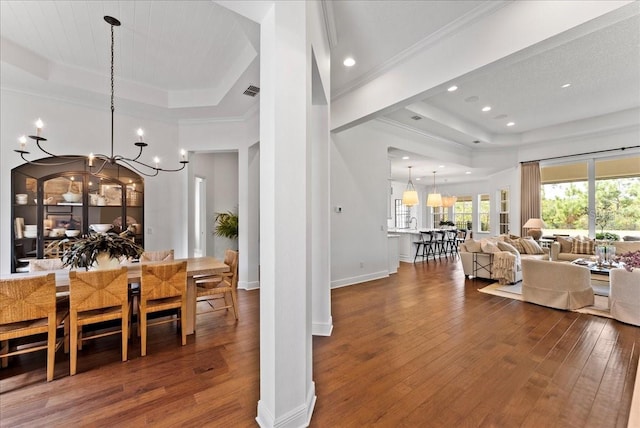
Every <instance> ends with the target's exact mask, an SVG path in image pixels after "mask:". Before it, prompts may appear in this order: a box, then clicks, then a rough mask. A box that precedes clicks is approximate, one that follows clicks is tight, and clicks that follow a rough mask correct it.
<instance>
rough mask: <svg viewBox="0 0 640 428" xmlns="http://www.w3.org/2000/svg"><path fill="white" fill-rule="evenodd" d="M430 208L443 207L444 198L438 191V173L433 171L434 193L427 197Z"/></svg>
mask: <svg viewBox="0 0 640 428" xmlns="http://www.w3.org/2000/svg"><path fill="white" fill-rule="evenodd" d="M427 206H428V207H441V206H442V196H441V195H440V193H438V192H437V191H436V172H435V171H433V192H432V193H429V195H428V196H427Z"/></svg>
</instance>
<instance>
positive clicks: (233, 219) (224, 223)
mask: <svg viewBox="0 0 640 428" xmlns="http://www.w3.org/2000/svg"><path fill="white" fill-rule="evenodd" d="M214 233H215V234H216V235H217V236H222V237H225V238H229V239H237V238H238V214H235V213H233V212H231V211H227V212H226V213H216V218H215V229H214Z"/></svg>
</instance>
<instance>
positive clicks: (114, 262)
mask: <svg viewBox="0 0 640 428" xmlns="http://www.w3.org/2000/svg"><path fill="white" fill-rule="evenodd" d="M119 267H120V260H118V259H116V258H112V257H111V256H109V253H107V252H106V251H104V252H101V253H100V254H98V255H97V256H96V262H95V263H94V264H93V266H91V270H106V269H118V268H119Z"/></svg>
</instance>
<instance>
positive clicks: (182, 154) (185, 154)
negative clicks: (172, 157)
mask: <svg viewBox="0 0 640 428" xmlns="http://www.w3.org/2000/svg"><path fill="white" fill-rule="evenodd" d="M180 155H181V156H182V160H185V158H186V156H187V152H186V150H185V149H182V150H180Z"/></svg>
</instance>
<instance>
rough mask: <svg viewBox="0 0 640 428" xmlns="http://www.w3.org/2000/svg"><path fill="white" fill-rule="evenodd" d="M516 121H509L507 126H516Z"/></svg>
mask: <svg viewBox="0 0 640 428" xmlns="http://www.w3.org/2000/svg"><path fill="white" fill-rule="evenodd" d="M515 124H516V123H515V122H509V123H507V126H514V125H515Z"/></svg>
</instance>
